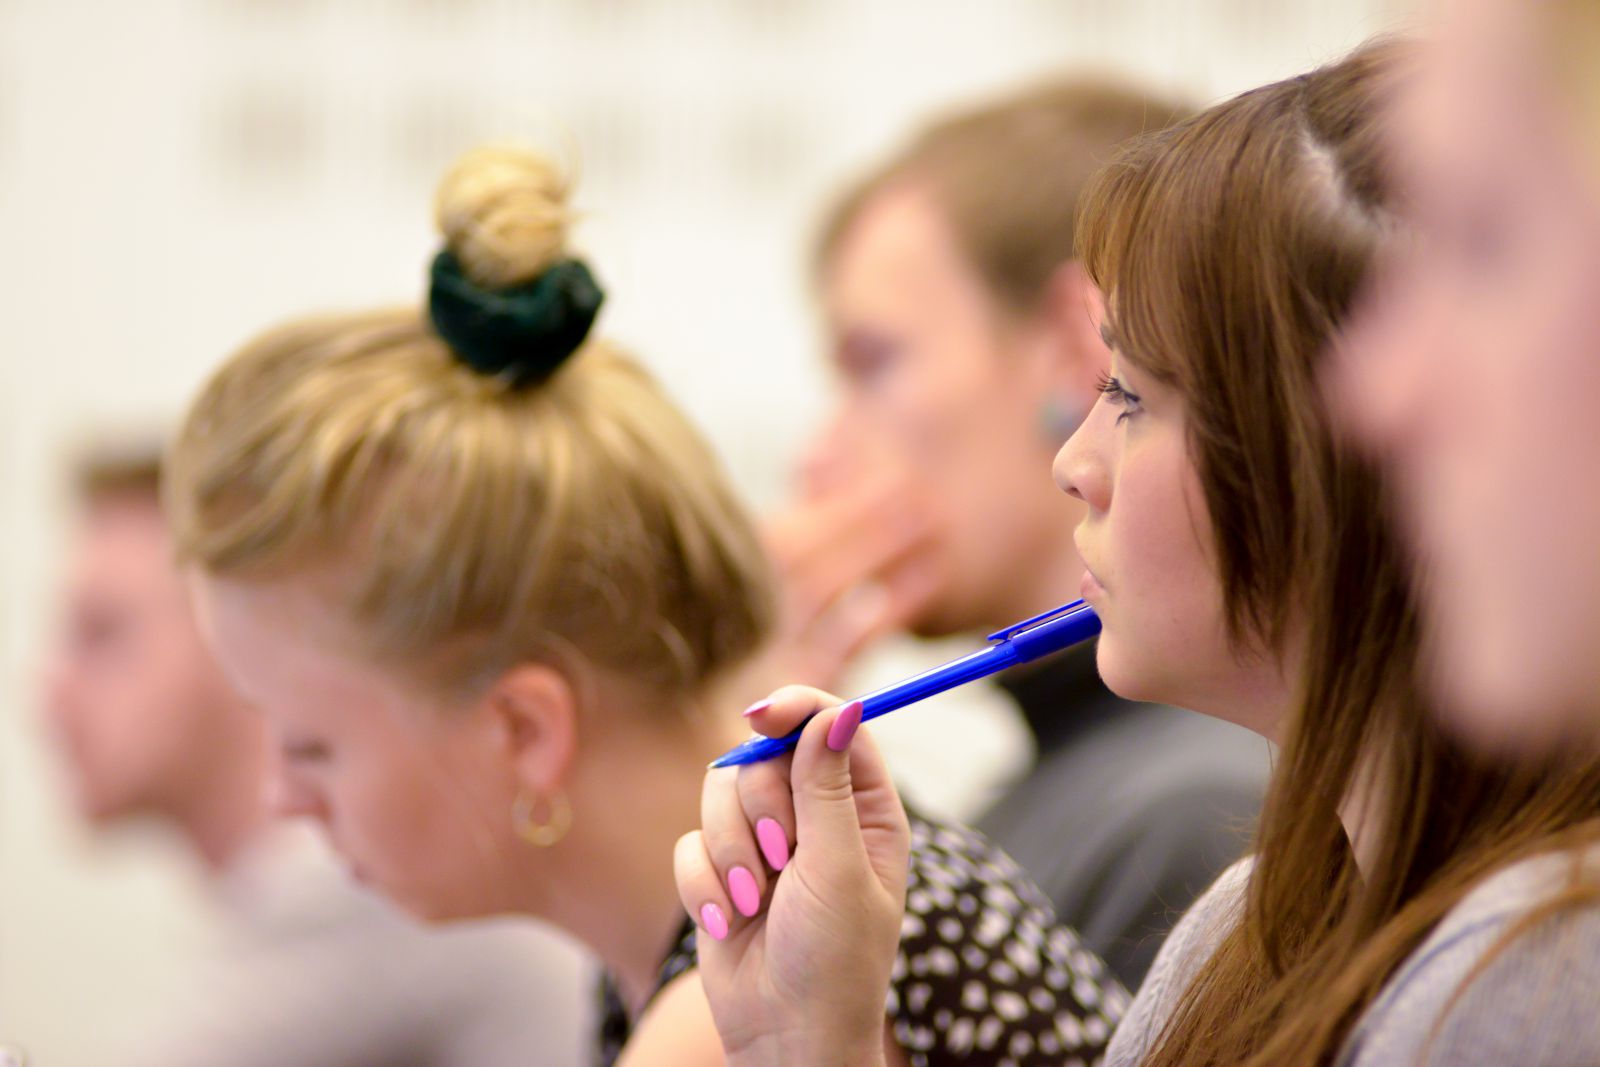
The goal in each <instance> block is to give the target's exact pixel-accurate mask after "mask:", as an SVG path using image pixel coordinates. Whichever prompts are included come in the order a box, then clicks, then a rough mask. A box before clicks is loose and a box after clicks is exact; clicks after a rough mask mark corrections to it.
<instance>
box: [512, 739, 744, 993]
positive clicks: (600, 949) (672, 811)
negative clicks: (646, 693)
mask: <svg viewBox="0 0 1600 1067" xmlns="http://www.w3.org/2000/svg"><path fill="white" fill-rule="evenodd" d="M643 714H644V713H643V712H642V711H641V712H639V715H640V717H643ZM705 718H706V719H707V721H706V723H705V724H704V725H699V726H695V725H689V724H685V725H684V727H683V728H682V729H681V730H674V731H672V734H671V736H670V737H663V736H661V734H660V733H659V732H656V733H653V734H652V735H651V736H650V737H642V736H639V735H628V736H626V737H622V738H618V739H614V740H612V741H609V742H608V744H607V747H608V748H612V749H614V751H613V752H612V753H611V754H610V758H608V759H606V760H605V761H604V764H603V765H601V763H600V761H596V764H595V765H594V772H593V775H594V776H593V779H592V780H591V781H589V782H586V783H584V784H583V785H580V786H579V787H578V788H579V789H581V792H582V796H583V797H585V798H593V799H592V800H588V801H583V800H580V799H579V795H578V793H577V792H575V793H574V797H573V804H574V808H575V815H576V821H575V826H574V830H573V834H572V835H570V837H569V840H568V841H567V842H564V843H563V844H562V845H558V846H557V847H556V848H555V849H554V850H552V852H553V853H554V852H559V853H561V855H560V857H559V859H560V863H561V866H562V871H561V873H560V875H559V876H557V877H554V878H550V877H547V878H546V879H545V881H546V882H547V885H548V887H549V892H550V894H551V896H552V899H548V900H547V902H546V907H544V908H541V909H540V911H541V912H542V913H544V914H545V917H547V918H549V919H550V920H551V921H553V922H555V923H556V924H557V925H559V926H561V927H562V928H564V929H565V930H567V931H568V932H569V933H571V934H572V935H573V936H575V937H577V938H578V939H579V940H581V941H583V942H584V943H585V944H586V945H588V946H589V948H590V949H592V950H593V951H594V953H595V954H596V955H597V956H599V957H600V959H601V961H602V962H603V963H604V964H605V967H606V970H607V971H608V972H610V974H611V977H612V979H613V980H614V981H615V983H616V985H617V989H618V992H619V993H620V994H621V996H622V1001H623V1003H624V1004H625V1005H626V1006H627V1008H628V1013H629V1015H630V1016H631V1017H633V1018H637V1017H638V1015H639V1013H640V1012H641V1011H642V1010H643V1008H644V1005H645V1004H646V1002H647V1001H648V1000H649V998H650V996H651V994H652V993H653V992H654V990H655V984H656V976H657V974H658V972H659V971H660V968H661V963H662V960H663V959H664V958H665V956H666V954H667V952H668V951H669V950H670V949H671V947H672V945H673V943H674V942H675V941H676V939H677V934H678V931H679V929H680V928H681V927H682V925H683V921H684V912H683V908H682V906H681V905H680V903H679V899H678V889H677V883H676V880H675V878H674V875H673V855H672V854H673V849H674V846H675V845H676V844H677V840H678V838H679V837H681V836H683V835H684V834H685V833H687V832H688V831H690V830H693V829H694V828H695V827H696V826H698V825H699V821H700V793H701V786H702V784H703V782H704V778H705V765H706V763H707V762H708V761H709V760H711V759H712V758H713V757H714V756H716V755H717V754H718V753H719V752H721V751H723V750H724V749H726V748H728V747H731V746H732V745H733V744H736V743H738V741H739V740H741V739H742V738H743V737H744V736H745V733H746V731H744V730H743V729H742V724H740V723H739V719H738V716H737V714H735V713H733V712H732V711H729V710H726V709H723V710H721V711H720V712H719V713H718V714H717V715H716V716H714V717H713V716H710V715H707V716H706V717H705ZM730 720H731V723H730ZM733 724H737V725H733ZM624 749H626V750H627V751H624ZM579 827H582V830H581V835H582V836H581V837H580V836H579V835H580V830H579ZM551 858H552V859H554V858H556V857H555V856H552V857H551Z"/></svg>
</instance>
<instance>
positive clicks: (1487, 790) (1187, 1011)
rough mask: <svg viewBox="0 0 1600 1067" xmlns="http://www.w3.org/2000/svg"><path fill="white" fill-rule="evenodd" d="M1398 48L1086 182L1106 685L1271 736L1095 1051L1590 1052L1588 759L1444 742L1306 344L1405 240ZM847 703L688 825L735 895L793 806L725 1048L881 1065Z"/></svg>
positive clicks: (1572, 1055) (1328, 1058)
mask: <svg viewBox="0 0 1600 1067" xmlns="http://www.w3.org/2000/svg"><path fill="white" fill-rule="evenodd" d="M1406 54H1407V53H1406V50H1405V48H1404V47H1403V46H1400V45H1395V44H1388V45H1378V46H1373V47H1369V48H1366V49H1363V50H1362V51H1359V52H1358V53H1356V54H1354V55H1353V56H1351V57H1350V58H1349V59H1347V60H1345V61H1343V62H1341V63H1338V64H1335V65H1333V66H1330V67H1327V68H1324V69H1322V70H1318V71H1315V72H1312V73H1311V74H1308V75H1305V76H1303V77H1300V78H1296V79H1291V80H1289V81H1285V82H1280V83H1277V84H1274V85H1270V86H1267V87H1264V88H1262V89H1258V90H1256V91H1254V92H1250V93H1246V94H1243V95H1242V96H1239V97H1237V98H1235V99H1233V100H1230V101H1228V102H1226V103H1223V104H1221V105H1218V106H1216V107H1214V108H1212V109H1210V110H1209V111H1207V112H1205V113H1203V114H1201V115H1200V116H1198V117H1196V118H1195V119H1193V120H1191V121H1188V122H1186V123H1183V124H1180V125H1179V126H1178V127H1176V128H1174V129H1173V130H1170V131H1167V132H1165V133H1162V134H1158V135H1155V136H1152V137H1149V138H1146V139H1144V140H1143V141H1142V142H1140V143H1138V144H1137V145H1136V146H1134V147H1133V148H1131V149H1130V150H1129V151H1128V152H1126V153H1124V154H1123V155H1121V156H1120V157H1119V158H1118V159H1117V160H1116V161H1115V162H1113V163H1112V164H1111V165H1110V166H1109V167H1108V168H1107V169H1106V170H1105V171H1103V172H1102V174H1101V176H1100V177H1099V179H1098V181H1097V183H1096V185H1095V187H1094V188H1092V189H1091V190H1090V191H1089V193H1088V195H1087V198H1086V204H1085V207H1084V209H1083V223H1084V226H1083V229H1082V231H1081V238H1080V240H1081V244H1080V249H1081V252H1082V258H1083V261H1084V263H1085V265H1086V268H1087V269H1088V270H1089V272H1090V274H1091V276H1092V277H1093V278H1094V279H1095V281H1096V283H1097V284H1098V285H1100V286H1101V288H1102V289H1103V291H1104V292H1105V294H1106V312H1105V318H1104V325H1105V328H1106V333H1107V337H1108V340H1109V341H1110V342H1111V344H1112V347H1113V350H1114V352H1115V365H1114V368H1113V371H1112V374H1111V376H1110V377H1109V378H1108V379H1107V381H1106V382H1105V386H1104V392H1103V395H1102V397H1101V400H1100V403H1099V404H1098V405H1097V406H1096V408H1095V410H1094V411H1093V412H1092V413H1091V414H1090V416H1089V418H1088V420H1087V421H1086V423H1085V424H1084V426H1083V427H1082V428H1081V429H1080V430H1079V431H1078V433H1077V434H1076V435H1074V437H1073V438H1072V440H1071V441H1069V442H1068V443H1067V445H1066V446H1065V447H1064V448H1063V449H1062V451H1061V453H1060V455H1059V456H1058V457H1057V460H1056V465H1055V472H1056V478H1057V481H1058V482H1059V483H1060V485H1061V486H1062V488H1063V489H1064V490H1065V491H1066V492H1068V493H1069V494H1072V495H1073V496H1076V497H1078V498H1081V499H1082V500H1083V501H1084V503H1086V504H1087V505H1088V517H1087V518H1086V519H1085V521H1084V522H1083V523H1082V524H1081V525H1080V526H1079V528H1078V532H1077V535H1076V540H1077V546H1078V549H1079V552H1080V554H1081V555H1082V557H1083V559H1084V562H1085V565H1086V567H1087V571H1086V573H1085V576H1084V580H1083V582H1084V593H1085V596H1086V597H1087V599H1088V600H1089V601H1090V603H1091V604H1092V605H1094V607H1095V608H1096V610H1097V611H1098V612H1099V614H1100V616H1101V618H1102V621H1103V624H1104V630H1103V632H1102V636H1101V639H1100V643H1099V650H1098V651H1099V665H1100V670H1101V673H1102V675H1103V676H1104V678H1105V680H1106V682H1107V684H1108V685H1110V686H1111V688H1112V689H1114V690H1116V691H1118V692H1120V693H1122V694H1123V695H1125V696H1129V697H1133V698H1139V699H1153V700H1161V701H1165V702H1167V703H1171V704H1175V705H1179V706H1186V707H1190V708H1193V709H1195V710H1197V711H1201V712H1204V713H1208V714H1213V715H1219V716H1224V717H1228V718H1231V719H1233V721H1236V722H1239V723H1240V724H1242V725H1246V726H1248V727H1250V728H1251V729H1254V730H1256V731H1258V732H1260V733H1262V734H1263V735H1264V736H1267V737H1269V738H1272V739H1274V740H1276V741H1277V742H1278V743H1279V745H1280V746H1281V755H1280V758H1279V764H1278V767H1277V769H1276V771H1275V774H1274V780H1273V783H1272V786H1271V788H1270V790H1269V794H1268V799H1267V803H1266V806H1265V807H1264V809H1263V813H1262V821H1261V827H1260V830H1259V833H1258V837H1257V842H1256V848H1255V852H1254V855H1253V856H1252V857H1251V858H1250V859H1248V860H1246V861H1243V862H1241V863H1240V864H1239V865H1238V866H1236V867H1235V868H1234V869H1232V870H1230V871H1229V872H1228V873H1226V874H1225V875H1224V876H1223V877H1222V878H1221V879H1219V881H1218V882H1217V884H1216V885H1215V886H1214V887H1213V888H1212V890H1211V891H1210V892H1209V893H1208V894H1207V895H1206V896H1204V897H1202V898H1201V900H1200V901H1199V902H1198V903H1197V904H1196V905H1195V906H1194V907H1193V908H1192V909H1191V910H1190V912H1189V913H1188V914H1187V915H1186V916H1185V918H1184V919H1183V920H1182V921H1181V922H1180V923H1179V925H1178V927H1177V928H1176V930H1175V931H1174V932H1173V934H1172V936H1171V937H1170V938H1169V939H1168V942H1167V944H1166V945H1165V946H1164V947H1163V949H1162V952H1161V954H1160V955H1159V956H1158V958H1157V960H1156V963H1155V965H1154V967H1153V969H1152V971H1151V974H1150V977H1149V978H1148V979H1147V980H1146V983H1145V985H1144V986H1143V988H1142V989H1141V990H1140V991H1139V994H1138V996H1137V998H1136V999H1135V1002H1134V1005H1133V1007H1132V1008H1131V1009H1130V1013H1129V1016H1128V1018H1127V1019H1126V1020H1124V1023H1123V1025H1122V1028H1121V1029H1120V1030H1119V1032H1118V1033H1117V1035H1116V1036H1115V1037H1114V1039H1113V1043H1112V1048H1111V1050H1110V1052H1109V1053H1108V1058H1107V1062H1108V1063H1115V1064H1118V1065H1134V1064H1139V1065H1151V1067H1153V1065H1157V1064H1161V1065H1176V1064H1183V1065H1190V1064H1194V1065H1199V1064H1204V1065H1224V1064H1225V1065H1229V1067H1234V1065H1240V1064H1244V1065H1251V1067H1266V1065H1269V1064H1271V1065H1277V1064H1284V1063H1296V1064H1299V1063H1309V1064H1339V1065H1347V1067H1367V1065H1373V1067H1376V1065H1378V1064H1396V1063H1406V1064H1414V1063H1439V1064H1468V1065H1472V1064H1485V1065H1488V1064H1496V1065H1500V1064H1505V1063H1518V1064H1525V1065H1550V1067H1555V1065H1559V1064H1570V1063H1587V1062H1595V1061H1596V1060H1600V1018H1597V1017H1596V1013H1595V1012H1594V1011H1593V990H1594V989H1595V988H1600V908H1597V906H1596V892H1595V890H1594V885H1595V884H1596V872H1595V871H1594V869H1593V868H1594V867H1595V865H1596V860H1595V853H1594V851H1593V849H1594V845H1595V843H1596V842H1597V841H1600V761H1595V760H1592V759H1583V758H1578V759H1564V760H1555V759H1551V760H1546V761H1543V762H1540V763H1537V764H1532V763H1530V764H1525V765H1518V766H1515V767H1509V768H1508V767H1501V766H1497V765H1491V764H1488V763H1485V762H1482V761H1479V760H1478V759H1476V758H1474V757H1473V756H1472V755H1471V754H1470V753H1468V752H1466V751H1464V750H1463V749H1462V748H1460V747H1459V746H1458V745H1457V743H1456V742H1455V741H1453V740H1452V738H1451V737H1450V736H1449V735H1448V734H1447V733H1445V732H1444V731H1443V729H1442V728H1441V726H1440V724H1439V723H1438V721H1437V719H1436V717H1435V714H1434V709H1433V708H1432V707H1431V706H1430V705H1429V703H1428V701H1426V700H1425V699H1424V698H1423V697H1422V696H1420V695H1419V693H1420V691H1421V687H1420V684H1419V667H1418V651H1417V645H1418V638H1417V625H1416V620H1415V615H1414V610H1413V605H1412V602H1411V597H1410V594H1409V590H1408V588H1407V577H1406V559H1405V556H1404V553H1403V552H1402V551H1401V550H1400V548H1399V547H1398V545H1397V543H1396V541H1395V539H1394V537H1393V536H1392V535H1391V533H1390V531H1389V529H1388V525H1389V524H1388V522H1387V521H1386V519H1385V516H1384V507H1383V504H1384V495H1385V488H1384V486H1383V484H1382V483H1381V482H1380V480H1379V479H1378V478H1377V477H1376V475H1375V473H1374V471H1373V470H1372V469H1371V468H1370V467H1369V466H1368V464H1367V463H1366V462H1365V461H1364V460H1363V459H1362V458H1361V457H1359V456H1357V455H1354V454H1352V453H1351V452H1349V451H1348V450H1346V449H1344V448H1343V447H1341V445H1340V443H1339V442H1338V441H1337V440H1336V438H1335V435H1334V434H1333V432H1332V429H1331V428H1330V426H1329V424H1328V419H1327V415H1326V413H1325V410H1324V405H1323V403H1322V394H1321V381H1320V376H1319V374H1318V371H1319V365H1320V363H1321V357H1322V353H1323V350H1324V348H1325V347H1326V346H1327V344H1328V343H1329V341H1330V340H1331V339H1332V337H1333V334H1334V332H1335V330H1336V329H1337V328H1338V327H1339V326H1340V324H1341V323H1343V322H1344V321H1345V320H1346V318H1347V316H1348V315H1349V314H1350V311H1351V308H1352V306H1353V305H1354V303H1355V301H1356V299H1357V297H1358V294H1359V293H1360V291H1361V289H1362V287H1363V285H1364V284H1365V283H1366V282H1367V280H1368V276H1369V274H1370V272H1371V269H1372V264H1373V261H1374V259H1375V257H1376V256H1377V254H1378V252H1379V250H1380V249H1381V248H1382V247H1383V246H1384V244H1385V242H1386V241H1387V240H1389V239H1390V238H1391V236H1392V234H1393V231H1394V230H1395V222H1394V219H1393V216H1392V211H1391V207H1390V201H1389V199H1388V196H1387V193H1386V190H1385V182H1384V175H1383V171H1382V167H1381V166H1380V156H1381V152H1380V132H1379V130H1378V128H1377V127H1378V123H1377V116H1378V113H1379V111H1378V98H1379V97H1380V96H1381V94H1382V93H1383V91H1384V90H1385V89H1386V87H1387V85H1388V84H1389V81H1390V79H1391V78H1393V77H1394V76H1395V74H1396V72H1397V70H1399V69H1400V68H1401V67H1402V65H1403V63H1404V62H1405V57H1406ZM831 704H832V700H831V699H830V698H828V697H827V696H826V695H825V694H820V693H817V692H816V691H814V690H804V689H788V690H780V691H779V692H778V693H777V694H775V695H774V697H773V698H772V702H771V704H770V705H769V706H768V707H767V708H766V709H765V710H764V711H763V712H762V713H761V714H759V715H758V716H756V717H755V718H756V725H757V728H758V729H760V730H762V731H763V732H770V733H782V732H787V731H788V730H790V729H792V728H794V727H795V726H796V725H797V724H798V723H800V722H801V721H803V719H804V718H805V716H807V715H809V714H811V713H813V712H818V711H819V709H821V711H820V714H817V715H816V717H815V719H814V720H813V721H812V722H811V723H810V725H808V726H807V727H806V733H805V736H804V737H803V739H802V741H801V744H800V746H799V747H798V749H797V750H796V752H795V754H794V757H793V760H792V764H788V765H785V764H784V763H783V762H782V761H777V762H776V764H766V765H761V766H758V767H752V768H747V769H745V771H744V772H743V774H742V778H741V780H740V781H739V782H738V783H734V782H731V781H729V780H727V779H725V778H720V777H717V776H712V777H709V778H708V779H707V782H706V795H707V800H706V803H705V805H704V807H705V810H706V812H707V813H708V816H709V817H708V819H707V821H706V824H705V827H704V831H703V835H699V834H697V835H690V836H689V837H687V838H685V839H684V840H683V841H681V842H680V843H679V848H678V873H679V891H680V894H681V896H682V898H683V901H684V904H685V905H686V906H688V907H689V908H691V910H692V909H693V908H695V907H698V906H700V905H701V903H702V902H704V901H707V900H720V899H722V893H721V889H720V882H719V880H718V877H717V874H718V872H720V871H722V870H724V869H725V865H726V860H725V858H724V857H725V856H726V855H729V854H732V853H733V852H734V851H735V850H734V849H733V848H732V847H731V846H730V845H729V844H728V842H729V840H730V839H734V838H738V837H741V836H748V834H749V829H748V819H749V817H750V815H751V814H753V812H751V811H750V810H749V808H748V806H747V807H746V808H745V810H744V811H742V812H741V810H740V800H741V798H744V797H750V796H764V795H767V794H768V793H769V792H770V791H773V790H779V789H782V790H787V791H788V792H790V793H791V795H792V796H793V798H794V807H795V812H796V818H797V822H798V840H797V845H796V848H795V852H794V856H793V858H792V859H791V861H790V865H789V867H788V868H786V870H785V871H784V872H783V873H782V874H781V875H780V876H779V877H778V879H777V882H776V885H775V887H774V889H773V892H772V894H771V896H770V899H769V901H768V902H767V905H766V907H765V908H764V910H763V912H762V914H761V915H758V916H756V917H753V918H751V919H748V920H744V919H741V920H740V921H739V922H737V923H735V924H734V927H733V929H732V931H731V932H730V934H729V936H728V937H727V938H726V939H724V940H722V941H720V942H718V943H717V944H716V945H708V946H707V948H706V951H705V952H704V953H703V954H702V957H701V968H702V981H703V983H704V986H705V988H706V990H707V993H708V995H709V999H710V1003H711V1007H712V1011H713V1013H714V1015H715V1017H716V1019H717V1022H718V1026H719V1028H720V1030H721V1032H722V1033H723V1036H724V1039H725V1041H726V1042H727V1045H728V1048H729V1050H730V1052H735V1051H736V1052H737V1057H736V1059H737V1061H738V1062H741V1063H744V1062H749V1063H765V1062H794V1063H818V1064H820V1063H839V1062H861V1063H871V1062H876V1060H875V1058H874V1053H873V1049H872V1048H871V1045H870V1041H869V1040H868V1039H867V1035H868V1028H866V1027H865V1026H864V1024H863V1021H862V1020H863V1016H862V1015H861V1012H860V1009H859V1007H858V1005H859V1004H861V1003H868V1004H870V1003H872V1001H873V996H874V991H875V990H876V989H877V988H878V987H879V986H880V985H881V981H882V978H881V973H882V971H883V968H884V964H883V962H882V961H883V959H884V958H885V956H886V954H888V953H890V952H891V951H892V935H893V930H894V927H893V921H892V920H893V909H892V907H890V906H889V905H890V904H891V903H892V902H893V901H894V900H895V899H897V894H898V892H899V884H898V868H897V867H896V866H895V865H894V864H893V863H892V862H889V861H888V857H890V856H891V855H892V850H893V848H894V847H896V845H897V837H896V835H895V833H894V811H895V807H896V804H895V797H894V793H893V790H892V788H891V787H890V785H889V783H888V780H887V777H886V775H885V774H884V772H883V768H882V766H881V762H880V761H879V759H878V757H877V755H876V752H875V750H874V749H873V748H872V747H871V746H870V744H865V743H863V742H862V741H861V740H860V739H856V740H855V742H854V744H853V745H846V744H843V742H845V741H846V738H847V735H848V734H849V732H850V731H849V727H850V724H851V719H850V717H849V715H848V714H846V713H842V712H840V711H839V710H838V709H836V708H833V707H831V706H830V705H831ZM853 787H854V790H853ZM735 788H737V795H735V794H734V790H735ZM822 975H825V976H826V985H825V987H824V988H820V989H819V988H818V986H817V985H816V984H815V983H816V982H817V981H818V980H819V977H820V976H822Z"/></svg>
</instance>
